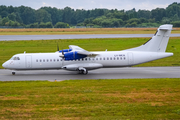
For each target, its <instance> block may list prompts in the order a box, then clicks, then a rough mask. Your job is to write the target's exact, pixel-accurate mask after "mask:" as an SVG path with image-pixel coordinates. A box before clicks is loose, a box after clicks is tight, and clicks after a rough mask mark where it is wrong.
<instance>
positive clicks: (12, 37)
mask: <svg viewBox="0 0 180 120" xmlns="http://www.w3.org/2000/svg"><path fill="white" fill-rule="evenodd" d="M152 36H153V34H88V35H0V41H14V40H52V39H89V38H133V37H152ZM170 37H180V34H171V35H170Z"/></svg>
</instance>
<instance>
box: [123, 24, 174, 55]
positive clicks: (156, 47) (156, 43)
mask: <svg viewBox="0 0 180 120" xmlns="http://www.w3.org/2000/svg"><path fill="white" fill-rule="evenodd" d="M172 27H173V26H172V25H169V24H167V25H161V26H160V27H159V28H158V30H157V32H156V33H155V34H154V36H153V37H152V38H151V39H150V40H149V41H147V42H146V43H145V44H143V45H141V46H139V47H136V48H132V49H127V50H125V51H149V52H165V51H166V47H167V44H168V41H169V36H170V34H171V30H172Z"/></svg>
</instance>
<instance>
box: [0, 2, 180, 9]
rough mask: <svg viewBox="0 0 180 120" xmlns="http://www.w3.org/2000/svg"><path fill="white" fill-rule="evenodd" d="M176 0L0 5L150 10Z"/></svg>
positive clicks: (164, 6)
mask: <svg viewBox="0 0 180 120" xmlns="http://www.w3.org/2000/svg"><path fill="white" fill-rule="evenodd" d="M178 1H179V2H180V0H176V1H173V0H0V5H6V6H10V5H12V6H16V7H18V6H21V5H24V6H28V7H31V8H34V9H39V8H40V7H43V6H50V7H56V8H58V9H63V8H65V7H67V6H68V7H71V8H73V9H86V10H87V9H90V10H91V9H95V8H107V9H118V10H122V9H125V10H131V9H132V8H135V9H136V10H139V9H141V10H152V9H155V8H157V7H159V8H166V7H167V6H168V5H169V4H172V3H173V2H178ZM179 2H178V3H179Z"/></svg>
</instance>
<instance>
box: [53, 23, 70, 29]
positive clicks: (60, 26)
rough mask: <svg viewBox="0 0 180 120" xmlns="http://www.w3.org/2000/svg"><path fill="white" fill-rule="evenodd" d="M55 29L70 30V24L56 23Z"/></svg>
mask: <svg viewBox="0 0 180 120" xmlns="http://www.w3.org/2000/svg"><path fill="white" fill-rule="evenodd" d="M54 28H69V24H67V23H64V22H58V23H56V25H55V26H54Z"/></svg>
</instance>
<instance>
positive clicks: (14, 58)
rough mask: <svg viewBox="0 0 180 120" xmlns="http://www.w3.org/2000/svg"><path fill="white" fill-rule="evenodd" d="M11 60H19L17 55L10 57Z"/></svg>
mask: <svg viewBox="0 0 180 120" xmlns="http://www.w3.org/2000/svg"><path fill="white" fill-rule="evenodd" d="M11 60H20V58H19V57H12V58H11Z"/></svg>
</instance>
